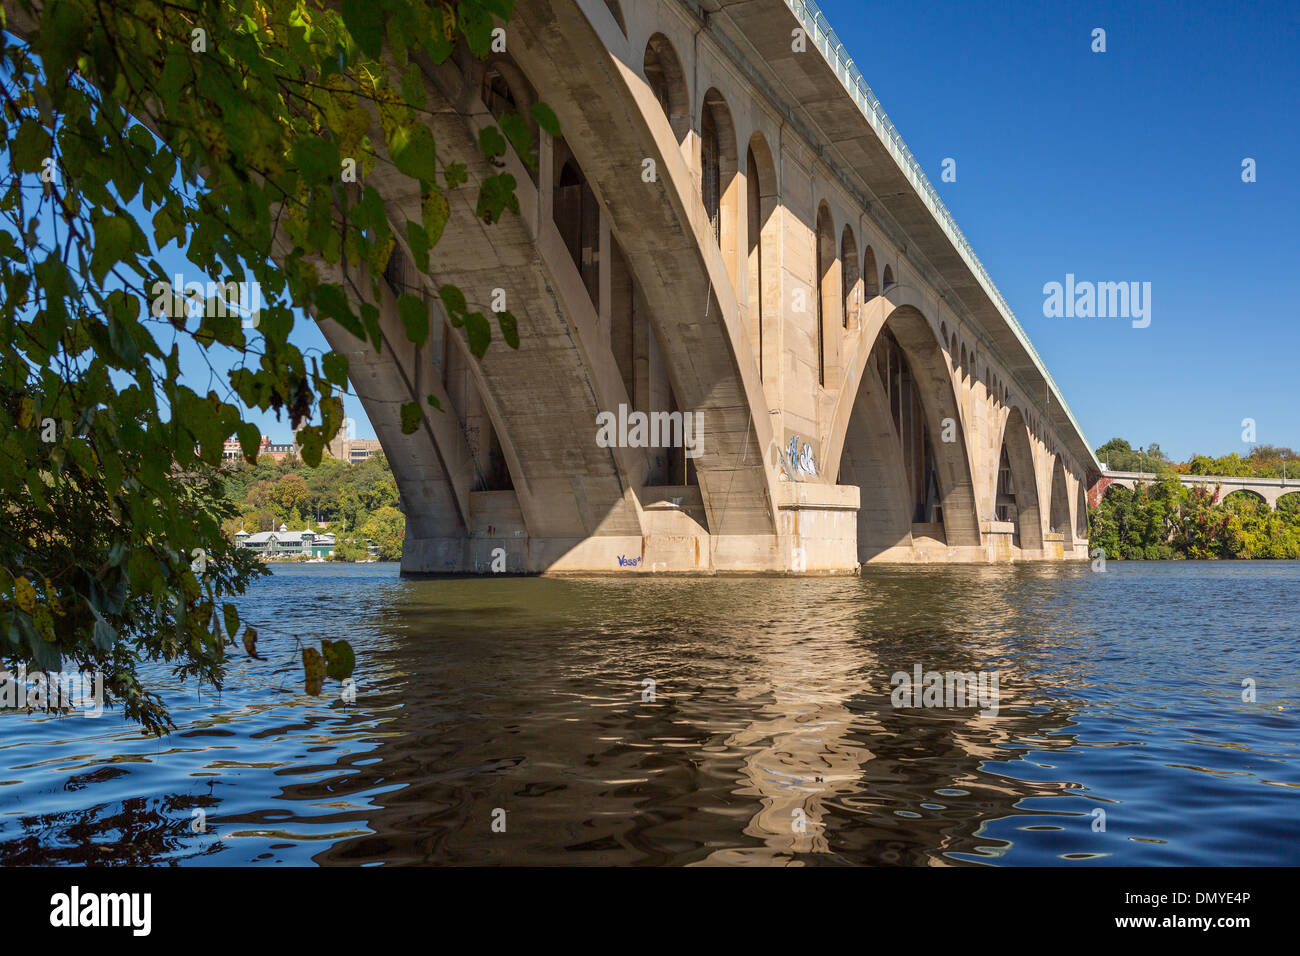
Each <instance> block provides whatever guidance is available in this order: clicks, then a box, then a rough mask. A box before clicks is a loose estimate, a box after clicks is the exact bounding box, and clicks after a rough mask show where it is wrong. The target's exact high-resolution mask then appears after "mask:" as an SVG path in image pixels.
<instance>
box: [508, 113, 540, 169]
mask: <svg viewBox="0 0 1300 956" xmlns="http://www.w3.org/2000/svg"><path fill="white" fill-rule="evenodd" d="M501 130H502V132H504V133H505V134H506V138H507V139H509V140H510V145H511V146H512V147H513V148H514V151H515V155H517V156H518V157H519V158H520V159H521V160H522V161H523V162H524V163H525V164H526V165H527V166H528V167H529V168H530V169H536V168H537V159H536V158H535V157H534V156H533V131H532V130H531V129H530V128H529V126H528V121H527V120H526V119H524V118H523V117H522V116H520V115H519V114H517V113H507V114H506V115H505V116H503V117H501Z"/></svg>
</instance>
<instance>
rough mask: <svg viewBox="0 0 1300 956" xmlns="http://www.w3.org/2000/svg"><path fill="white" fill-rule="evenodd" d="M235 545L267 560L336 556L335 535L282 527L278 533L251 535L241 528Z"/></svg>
mask: <svg viewBox="0 0 1300 956" xmlns="http://www.w3.org/2000/svg"><path fill="white" fill-rule="evenodd" d="M235 545H236V546H237V547H240V548H247V549H248V550H249V551H255V552H257V553H258V554H259V555H261V556H262V557H266V558H297V557H304V558H328V557H331V556H332V555H333V554H334V535H332V534H328V533H326V532H316V531H290V530H289V527H288V525H283V524H282V525H280V530H278V531H259V532H258V533H257V534H249V533H248V532H247V531H245V530H244V529H243V528H240V529H239V531H238V533H236V535H235Z"/></svg>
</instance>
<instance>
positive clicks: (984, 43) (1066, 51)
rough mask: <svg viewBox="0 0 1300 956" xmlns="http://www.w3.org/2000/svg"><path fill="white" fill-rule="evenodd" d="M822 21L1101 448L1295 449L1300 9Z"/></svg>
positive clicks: (1101, 8)
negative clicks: (1084, 311)
mask: <svg viewBox="0 0 1300 956" xmlns="http://www.w3.org/2000/svg"><path fill="white" fill-rule="evenodd" d="M821 5H822V8H823V10H824V11H825V13H826V16H827V18H828V19H829V20H830V22H831V23H832V25H833V26H834V27H835V29H836V30H837V32H838V33H839V35H840V37H841V38H842V40H843V41H844V43H845V45H846V46H847V47H848V49H849V51H850V52H851V54H852V55H853V57H854V59H855V60H856V62H857V64H858V66H859V68H860V69H861V70H862V71H863V74H864V75H865V76H866V78H867V82H868V83H869V84H871V86H872V88H873V89H874V90H875V92H876V95H877V96H878V97H879V98H880V100H881V102H882V103H883V104H884V106H885V109H886V110H887V111H888V113H889V115H890V118H891V119H892V120H893V121H894V123H895V125H896V126H897V127H898V128H899V130H900V132H901V133H902V134H903V136H904V138H905V139H906V141H907V143H908V145H909V146H910V148H911V149H912V152H913V153H914V154H915V155H916V157H917V158H918V160H919V161H920V162H921V164H922V165H923V166H924V167H925V169H926V171H927V174H928V175H929V176H930V178H931V180H932V181H933V182H934V183H935V185H936V187H937V188H938V189H939V193H940V195H941V196H942V197H943V199H944V201H945V202H946V203H947V205H948V207H949V209H951V210H952V213H953V215H954V216H955V218H956V220H957V222H958V224H959V225H960V226H961V228H962V230H963V231H964V232H965V233H966V235H967V237H968V238H969V239H970V240H971V242H972V243H973V245H974V247H975V249H976V252H977V253H978V255H979V256H980V258H981V259H982V260H983V262H984V264H985V266H986V267H987V268H988V270H989V272H990V273H991V274H992V276H993V278H994V281H995V282H996V283H997V285H998V287H999V288H1000V289H1001V290H1002V293H1003V295H1004V296H1005V297H1006V299H1007V301H1008V302H1009V303H1010V304H1011V307H1012V309H1014V310H1015V313H1016V315H1017V316H1018V317H1019V319H1020V322H1021V324H1022V325H1023V326H1024V327H1025V330H1026V331H1027V332H1028V334H1029V337H1030V338H1031V339H1032V340H1033V342H1034V344H1035V346H1036V347H1037V349H1038V351H1039V353H1040V354H1041V355H1042V356H1043V359H1044V361H1045V362H1046V363H1047V366H1048V368H1049V369H1050V370H1051V372H1052V374H1053V376H1054V377H1055V378H1056V381H1057V383H1058V384H1059V386H1060V388H1061V390H1062V392H1063V394H1064V396H1065V399H1066V401H1067V402H1068V403H1069V404H1070V407H1071V408H1072V409H1073V411H1074V413H1075V417H1076V418H1077V419H1078V420H1079V423H1080V424H1081V425H1082V427H1083V430H1084V433H1085V434H1086V435H1087V437H1088V440H1089V442H1090V443H1091V445H1092V446H1093V447H1094V448H1095V447H1097V446H1098V445H1100V444H1102V443H1103V442H1105V441H1107V440H1108V439H1110V438H1112V437H1114V436H1116V435H1118V436H1121V437H1124V438H1127V439H1129V440H1130V441H1131V442H1132V443H1133V444H1134V446H1137V445H1139V444H1143V445H1145V444H1149V443H1150V442H1152V441H1156V442H1159V443H1160V445H1161V447H1162V448H1163V449H1164V450H1165V452H1166V453H1167V454H1169V455H1170V456H1171V457H1174V458H1177V459H1183V458H1186V457H1188V456H1189V455H1191V454H1192V453H1193V452H1197V453H1202V454H1213V455H1220V454H1226V453H1228V452H1231V451H1236V452H1239V453H1241V454H1246V453H1248V452H1249V449H1250V447H1251V446H1250V445H1247V444H1245V443H1243V442H1242V440H1241V439H1242V425H1241V423H1242V419H1244V418H1253V419H1254V420H1255V422H1256V425H1257V438H1258V440H1259V441H1260V442H1267V443H1272V444H1282V445H1291V446H1293V447H1294V446H1300V402H1297V400H1296V390H1295V387H1294V381H1295V376H1294V369H1295V356H1296V355H1297V354H1300V321H1298V320H1300V304H1298V303H1297V301H1296V299H1295V297H1294V292H1293V290H1294V287H1295V283H1294V278H1293V277H1294V275H1295V274H1296V272H1297V265H1296V262H1295V260H1296V258H1297V254H1298V253H1300V223H1298V222H1297V212H1300V179H1297V170H1298V168H1300V126H1298V124H1297V122H1296V118H1295V111H1296V108H1297V105H1300V55H1298V53H1297V51H1300V5H1292V6H1290V7H1288V6H1287V5H1286V4H1282V3H1278V4H1276V5H1271V4H1255V5H1252V6H1251V7H1249V9H1248V10H1247V9H1246V8H1242V7H1235V6H1230V5H1221V4H1208V3H1206V4H1197V5H1193V6H1187V5H1184V4H1178V3H1164V2H1148V3H1143V4H1133V5H1127V4H1126V5H1119V4H1093V5H1087V4H1075V3H1064V2H1059V3H1038V2H1020V0H1018V2H1016V3H1014V4H968V3H957V2H932V3H926V4H890V5H888V6H887V7H886V6H883V5H876V4H864V3H862V2H861V0H821ZM864 13H865V14H866V15H864ZM1096 27H1101V28H1103V29H1105V31H1106V52H1105V53H1094V52H1092V49H1091V46H1092V31H1093V29H1094V28H1096ZM949 157H951V158H953V159H955V160H956V162H957V165H956V171H957V181H956V182H952V183H945V182H942V181H941V179H940V173H941V169H942V163H943V160H944V159H945V158H949ZM1246 157H1250V158H1253V159H1254V160H1255V161H1256V165H1257V181H1256V182H1254V183H1244V182H1242V178H1241V173H1242V167H1241V164H1242V160H1243V159H1244V158H1246ZM1067 273H1073V274H1074V275H1075V276H1076V278H1077V279H1078V280H1090V281H1094V282H1100V281H1107V282H1112V281H1113V282H1119V281H1129V282H1133V281H1136V282H1150V283H1151V324H1150V326H1149V327H1147V328H1140V329H1138V328H1133V327H1132V325H1131V323H1130V322H1129V321H1128V320H1125V319H1114V318H1045V317H1044V316H1043V301H1044V295H1043V285H1044V283H1047V282H1052V281H1056V282H1063V281H1064V279H1065V275H1066V274H1067ZM295 339H296V340H297V341H299V342H300V343H301V344H311V345H314V346H315V347H318V348H324V347H325V343H324V340H323V338H322V337H321V336H320V333H319V331H318V330H317V329H316V328H315V326H314V325H312V324H310V323H303V328H302V330H301V331H300V332H298V333H296V334H295ZM347 413H348V415H350V416H351V417H353V418H354V419H356V420H357V435H358V437H372V436H373V431H372V429H371V427H370V424H369V422H368V421H367V420H366V418H365V414H364V412H363V410H362V409H361V407H360V403H359V402H358V401H357V400H356V399H355V398H349V399H347ZM263 431H265V432H267V433H268V434H271V435H273V436H274V437H276V438H277V440H286V439H287V437H288V435H289V427H288V423H287V421H281V422H280V423H276V422H275V421H274V418H273V416H265V417H264V419H263Z"/></svg>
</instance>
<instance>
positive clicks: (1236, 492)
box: [1223, 488, 1269, 511]
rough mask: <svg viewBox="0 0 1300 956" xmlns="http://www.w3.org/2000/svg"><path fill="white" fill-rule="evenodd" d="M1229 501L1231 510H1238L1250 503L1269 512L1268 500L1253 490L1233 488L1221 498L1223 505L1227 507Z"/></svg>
mask: <svg viewBox="0 0 1300 956" xmlns="http://www.w3.org/2000/svg"><path fill="white" fill-rule="evenodd" d="M1229 500H1231V501H1232V503H1233V504H1232V507H1233V508H1240V507H1242V506H1243V505H1245V504H1246V503H1250V504H1253V505H1255V506H1256V507H1260V508H1262V510H1264V511H1268V510H1269V506H1268V499H1267V498H1265V497H1264V496H1263V495H1262V494H1260V493H1259V492H1258V491H1256V490H1255V489H1254V488H1234V489H1232V490H1231V491H1229V492H1227V493H1226V494H1225V495H1224V496H1223V504H1224V505H1227V504H1228V502H1229Z"/></svg>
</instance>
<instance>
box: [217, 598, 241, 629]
mask: <svg viewBox="0 0 1300 956" xmlns="http://www.w3.org/2000/svg"><path fill="white" fill-rule="evenodd" d="M221 614H222V617H223V618H224V620H225V624H226V633H227V634H229V635H230V636H231V637H234V636H235V634H236V633H238V631H239V611H237V610H236V609H235V606H234V605H233V604H222V605H221Z"/></svg>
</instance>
